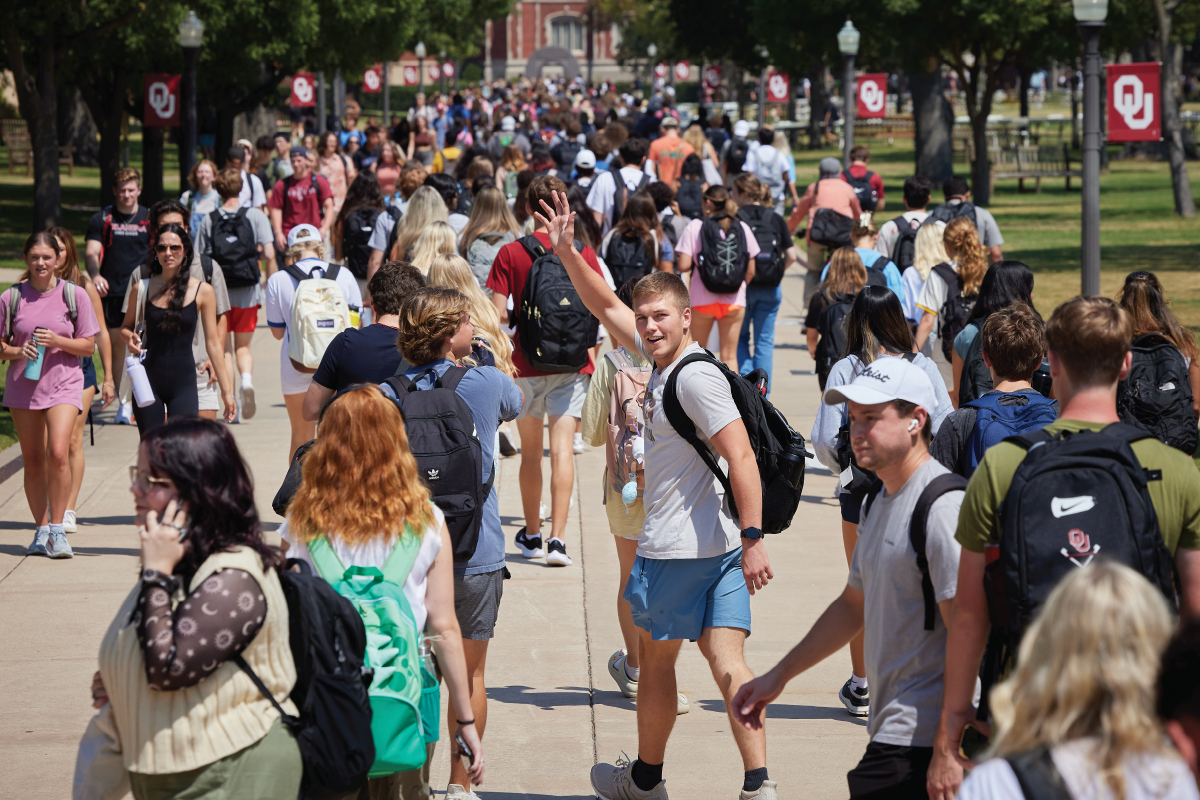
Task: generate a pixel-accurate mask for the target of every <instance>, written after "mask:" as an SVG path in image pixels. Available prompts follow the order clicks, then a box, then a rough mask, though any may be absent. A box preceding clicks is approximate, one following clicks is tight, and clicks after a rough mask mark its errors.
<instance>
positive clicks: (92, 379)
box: [80, 358, 100, 414]
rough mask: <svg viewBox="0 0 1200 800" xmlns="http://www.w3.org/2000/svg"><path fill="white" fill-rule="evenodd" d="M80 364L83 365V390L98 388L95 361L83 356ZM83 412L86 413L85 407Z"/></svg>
mask: <svg viewBox="0 0 1200 800" xmlns="http://www.w3.org/2000/svg"><path fill="white" fill-rule="evenodd" d="M80 366H81V367H83V390H84V391H85V392H86V391H87V390H88V389H99V388H100V384H99V383H97V381H96V362H95V361H92V360H91V359H90V358H85V359H83V361H81V362H80ZM84 413H85V414H86V413H87V409H84Z"/></svg>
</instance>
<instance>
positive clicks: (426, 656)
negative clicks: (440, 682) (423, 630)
mask: <svg viewBox="0 0 1200 800" xmlns="http://www.w3.org/2000/svg"><path fill="white" fill-rule="evenodd" d="M429 642H430V638H429V637H428V636H421V643H420V644H419V645H418V646H417V653H418V654H420V656H421V664H422V665H423V666H424V667H425V671H426V672H428V673H429V674H430V675H436V674H437V671H436V670H435V669H434V665H433V648H432V647H431V646H430V645H429Z"/></svg>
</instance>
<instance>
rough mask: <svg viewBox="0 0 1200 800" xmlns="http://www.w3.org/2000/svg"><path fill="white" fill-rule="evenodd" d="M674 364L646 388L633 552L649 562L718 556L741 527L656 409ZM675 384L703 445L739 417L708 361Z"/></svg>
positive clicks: (733, 544)
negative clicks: (640, 517)
mask: <svg viewBox="0 0 1200 800" xmlns="http://www.w3.org/2000/svg"><path fill="white" fill-rule="evenodd" d="M637 345H638V352H639V353H640V354H641V355H642V357H643V358H645V359H646V360H648V361H653V359H652V358H651V357H650V354H649V353H647V352H646V347H645V344H644V343H643V342H642V340H641V339H640V338H639V339H638V343H637ZM699 352H702V348H701V347H700V345H698V344H695V343H693V344H692V345H691V346H690V347H688V348H687V349H686V350H684V351H683V354H682V355H681V356H680V359H682V358H683V356H686V355H690V354H692V353H699ZM675 363H676V364H678V363H679V362H678V361H676V362H675ZM674 369H675V364H672V365H671V366H669V367H667V368H666V370H664V371H663V372H662V373H659V371H658V370H657V369H656V370H655V371H654V372H653V373H651V376H650V383H649V385H648V386H647V388H646V401H645V412H646V414H645V416H646V430H645V438H646V490H645V493H644V495H643V500H644V504H645V507H646V523H645V525H644V526H643V527H642V538H641V539H640V540H638V549H637V554H638V555H639V556H642V557H644V558H654V559H676V558H712V557H713V556H721V555H724V554H726V553H728V552H730V551H732V550H734V549H736V548H738V547H741V544H742V540H741V527H740V526H739V525H738V523H737V521H736V520H735V519H734V518H733V515H732V514H730V512H729V503H728V502H726V498H725V490H724V489H723V488H722V487H721V483H720V481H718V480H717V477H716V476H715V475H713V473H712V472H711V471H710V470H709V468H708V467H707V466H705V464H704V461H703V460H701V458H700V456H699V454H697V453H696V450H695V448H693V447H692V446H691V445H690V444H688V443H687V440H686V439H684V438H683V437H682V436H680V435H679V434H678V433H677V432H676V431H675V428H673V427H672V426H671V423H670V422H669V421H667V415H666V413H665V412H664V411H663V410H662V399H663V389H664V388H665V387H666V384H667V379H668V378H669V377H670V376H671V372H672V371H673V370H674ZM676 389H677V393H678V397H679V404H680V406H682V407H683V410H684V412H685V413H686V414H687V415H688V417H689V418H691V420H692V422H694V423H696V432H697V433H698V434H699V436H700V440H701V441H703V442H705V443H706V444H707V442H708V440H709V439H711V438H712V437H713V436H716V435H717V434H718V433H720V432H721V430H722V429H723V428H724V427H725V426H726V425H728V424H729V423H731V422H733V421H734V420H735V419H740V418H741V414H740V413H738V409H737V405H735V404H734V402H733V393H732V392H731V391H730V389H729V383H728V382H727V381H726V379H725V376H724V375H722V374H721V371H720V370H718V369H717V368H716V367H715V366H713V365H711V364H690V365H688V366H687V367H686V368H685V369H684V371H683V372H682V373H680V375H679V381H678V383H677V384H676ZM713 455H714V456H716V457H717V459H718V464H720V465H721V468H722V469H723V470H726V471H728V469H729V465H728V464H726V463H725V462H724V460H721V459H720V456H718V455H717V453H716V451H715V450H714V451H713ZM951 533H953V528H952V529H951Z"/></svg>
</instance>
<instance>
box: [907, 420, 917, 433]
mask: <svg viewBox="0 0 1200 800" xmlns="http://www.w3.org/2000/svg"><path fill="white" fill-rule="evenodd" d="M916 429H917V421H916V420H915V419H914V420H913V421H912V422H910V423H908V432H909V433H912V432H913V431H915V430H916Z"/></svg>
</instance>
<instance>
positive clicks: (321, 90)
mask: <svg viewBox="0 0 1200 800" xmlns="http://www.w3.org/2000/svg"><path fill="white" fill-rule="evenodd" d="M328 122H329V115H328V110H327V109H326V108H325V71H324V70H317V134H318V135H322V134H324V133H325V130H326V127H327V125H328Z"/></svg>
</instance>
